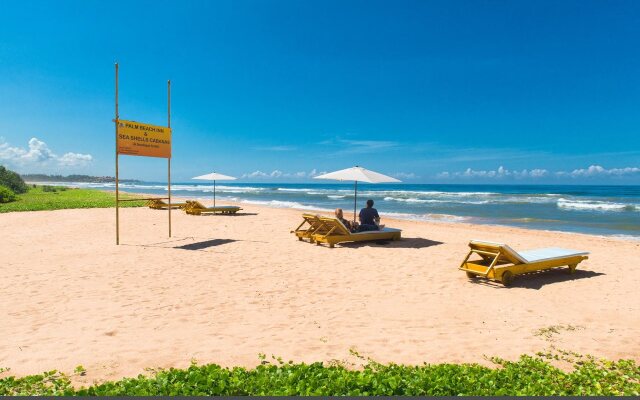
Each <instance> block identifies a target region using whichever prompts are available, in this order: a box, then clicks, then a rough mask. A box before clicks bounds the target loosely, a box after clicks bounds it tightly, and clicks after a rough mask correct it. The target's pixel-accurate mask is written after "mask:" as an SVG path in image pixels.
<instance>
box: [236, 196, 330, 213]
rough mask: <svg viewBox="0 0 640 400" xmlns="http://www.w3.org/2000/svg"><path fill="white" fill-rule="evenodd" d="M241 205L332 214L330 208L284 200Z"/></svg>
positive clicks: (244, 201)
mask: <svg viewBox="0 0 640 400" xmlns="http://www.w3.org/2000/svg"><path fill="white" fill-rule="evenodd" d="M240 202H241V203H245V204H255V205H260V206H267V207H274V208H297V209H300V210H312V211H323V212H331V211H333V210H330V209H328V208H322V207H316V206H311V205H306V204H302V203H298V202H297V201H282V200H246V199H244V200H241V201H240Z"/></svg>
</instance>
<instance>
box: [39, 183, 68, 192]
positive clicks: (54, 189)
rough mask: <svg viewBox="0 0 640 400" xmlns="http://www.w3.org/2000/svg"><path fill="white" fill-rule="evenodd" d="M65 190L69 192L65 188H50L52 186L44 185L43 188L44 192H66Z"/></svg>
mask: <svg viewBox="0 0 640 400" xmlns="http://www.w3.org/2000/svg"><path fill="white" fill-rule="evenodd" d="M65 190H67V188H66V187H64V186H50V185H44V186H42V191H43V192H53V193H55V192H64V191H65Z"/></svg>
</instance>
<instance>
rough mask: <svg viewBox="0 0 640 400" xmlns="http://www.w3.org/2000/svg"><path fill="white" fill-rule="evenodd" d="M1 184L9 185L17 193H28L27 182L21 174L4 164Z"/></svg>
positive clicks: (0, 166) (1, 169) (0, 167)
mask: <svg viewBox="0 0 640 400" xmlns="http://www.w3.org/2000/svg"><path fill="white" fill-rule="evenodd" d="M0 185H2V186H6V187H8V188H9V189H11V191H13V192H14V193H17V194H21V193H26V192H27V189H28V187H27V184H26V183H24V181H23V180H22V178H21V177H20V175H18V174H17V173H15V172H13V171H11V170H8V169H6V168H5V167H3V166H2V165H0Z"/></svg>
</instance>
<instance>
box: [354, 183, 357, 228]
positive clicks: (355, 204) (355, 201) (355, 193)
mask: <svg viewBox="0 0 640 400" xmlns="http://www.w3.org/2000/svg"><path fill="white" fill-rule="evenodd" d="M357 203H358V181H355V182H354V184H353V222H354V223H355V222H356V206H357Z"/></svg>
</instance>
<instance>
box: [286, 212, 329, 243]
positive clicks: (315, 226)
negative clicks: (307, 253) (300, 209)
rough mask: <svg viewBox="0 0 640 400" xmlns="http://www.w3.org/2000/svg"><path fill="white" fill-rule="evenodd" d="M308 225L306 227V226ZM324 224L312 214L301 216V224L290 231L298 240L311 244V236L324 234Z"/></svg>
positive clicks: (318, 217)
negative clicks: (307, 241)
mask: <svg viewBox="0 0 640 400" xmlns="http://www.w3.org/2000/svg"><path fill="white" fill-rule="evenodd" d="M306 225H308V226H306ZM324 226H325V225H324V223H323V222H322V220H321V219H320V216H318V215H314V214H302V222H301V223H300V225H298V227H297V228H296V229H295V230H294V231H292V232H293V233H295V235H296V236H297V237H298V240H305V239H307V240H309V241H310V242H311V243H313V234H314V233H321V232H326V229H325V228H324Z"/></svg>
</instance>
